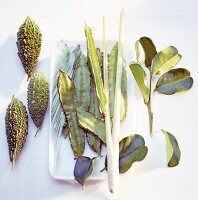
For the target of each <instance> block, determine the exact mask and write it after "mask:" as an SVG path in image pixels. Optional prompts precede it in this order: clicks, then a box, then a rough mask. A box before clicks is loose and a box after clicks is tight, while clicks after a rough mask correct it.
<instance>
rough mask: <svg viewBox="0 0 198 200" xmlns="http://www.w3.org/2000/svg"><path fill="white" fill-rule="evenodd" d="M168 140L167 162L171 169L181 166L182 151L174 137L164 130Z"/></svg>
mask: <svg viewBox="0 0 198 200" xmlns="http://www.w3.org/2000/svg"><path fill="white" fill-rule="evenodd" d="M162 132H163V133H164V135H165V139H166V151H167V162H168V166H169V167H175V166H177V165H178V164H179V161H180V157H181V151H180V148H179V145H178V142H177V140H176V138H175V136H174V135H172V134H171V133H169V132H167V131H164V130H162Z"/></svg>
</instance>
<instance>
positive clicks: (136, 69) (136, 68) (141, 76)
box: [130, 63, 149, 102]
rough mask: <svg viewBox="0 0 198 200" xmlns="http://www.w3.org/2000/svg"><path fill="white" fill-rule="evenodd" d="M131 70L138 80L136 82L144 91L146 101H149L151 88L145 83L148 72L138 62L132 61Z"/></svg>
mask: <svg viewBox="0 0 198 200" xmlns="http://www.w3.org/2000/svg"><path fill="white" fill-rule="evenodd" d="M130 69H131V72H132V74H133V76H134V78H135V80H136V83H137V85H138V87H139V89H140V91H141V93H142V96H143V98H144V101H145V102H147V101H148V99H149V89H148V87H147V86H146V84H145V79H146V73H145V71H144V69H143V68H142V66H141V65H140V64H138V63H131V64H130Z"/></svg>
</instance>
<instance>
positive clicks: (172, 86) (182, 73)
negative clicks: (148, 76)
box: [155, 68, 193, 95]
mask: <svg viewBox="0 0 198 200" xmlns="http://www.w3.org/2000/svg"><path fill="white" fill-rule="evenodd" d="M192 85H193V79H192V77H190V72H189V71H188V70H187V69H184V68H178V69H172V70H170V71H168V72H166V73H165V74H163V75H162V76H161V77H160V78H159V80H158V82H157V85H156V89H155V90H156V91H158V92H160V93H163V94H166V95H171V94H175V93H178V92H183V91H186V90H189V89H190V88H191V87H192Z"/></svg>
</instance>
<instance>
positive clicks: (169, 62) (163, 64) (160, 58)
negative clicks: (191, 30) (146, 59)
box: [151, 46, 182, 77]
mask: <svg viewBox="0 0 198 200" xmlns="http://www.w3.org/2000/svg"><path fill="white" fill-rule="evenodd" d="M181 57H182V56H181V55H180V54H178V51H177V49H176V48H175V47H173V46H169V47H166V48H165V49H163V50H162V51H160V52H159V53H158V54H156V55H155V57H154V58H153V61H152V65H151V72H152V76H153V77H154V76H155V75H160V74H163V73H164V72H166V71H168V70H169V69H171V68H173V67H175V66H176V65H177V63H178V62H179V61H180V59H181Z"/></svg>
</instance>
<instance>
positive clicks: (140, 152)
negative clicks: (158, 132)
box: [119, 135, 148, 174]
mask: <svg viewBox="0 0 198 200" xmlns="http://www.w3.org/2000/svg"><path fill="white" fill-rule="evenodd" d="M119 145H120V151H119V152H120V155H119V169H120V173H121V174H123V173H125V172H126V171H128V170H129V169H130V167H131V166H132V164H133V163H134V162H137V161H142V160H143V159H144V158H145V157H146V155H147V152H148V148H147V146H145V142H144V138H143V137H142V136H140V135H131V136H128V137H125V138H123V139H122V140H121V141H120V143H119Z"/></svg>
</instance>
